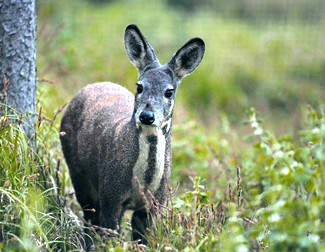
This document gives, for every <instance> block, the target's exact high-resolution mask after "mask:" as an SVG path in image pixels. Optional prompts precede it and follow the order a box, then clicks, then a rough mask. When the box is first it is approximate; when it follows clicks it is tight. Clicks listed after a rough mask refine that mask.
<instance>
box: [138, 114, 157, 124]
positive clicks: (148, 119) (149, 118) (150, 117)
mask: <svg viewBox="0 0 325 252" xmlns="http://www.w3.org/2000/svg"><path fill="white" fill-rule="evenodd" d="M139 119H140V122H142V123H143V124H145V125H151V124H152V123H153V122H154V121H155V115H154V113H152V112H151V111H143V112H142V113H141V114H140V117H139Z"/></svg>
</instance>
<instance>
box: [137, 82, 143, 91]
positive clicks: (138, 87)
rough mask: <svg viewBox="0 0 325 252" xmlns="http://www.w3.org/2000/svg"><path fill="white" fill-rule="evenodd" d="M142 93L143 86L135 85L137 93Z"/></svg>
mask: <svg viewBox="0 0 325 252" xmlns="http://www.w3.org/2000/svg"><path fill="white" fill-rule="evenodd" d="M142 91H143V86H142V85H141V84H139V83H137V93H138V94H141V93H142Z"/></svg>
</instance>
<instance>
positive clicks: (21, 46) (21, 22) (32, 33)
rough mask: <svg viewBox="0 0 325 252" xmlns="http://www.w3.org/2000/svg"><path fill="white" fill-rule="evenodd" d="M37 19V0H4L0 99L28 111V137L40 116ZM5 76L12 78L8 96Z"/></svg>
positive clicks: (0, 20)
mask: <svg viewBox="0 0 325 252" xmlns="http://www.w3.org/2000/svg"><path fill="white" fill-rule="evenodd" d="M35 21H36V14H35V0H0V102H2V103H4V102H7V104H8V105H9V106H11V107H16V112H17V113H18V114H20V113H21V111H24V118H25V123H27V125H26V124H25V126H24V129H25V131H26V133H27V136H28V137H31V136H32V135H33V132H34V121H35V119H36V116H35V112H36V88H37V82H36V22H35ZM4 75H5V76H6V79H7V80H10V85H9V86H8V89H7V95H6V97H5V96H4V94H3V88H4V81H3V76H4ZM1 98H2V99H1ZM5 98H6V101H5ZM1 112H3V111H0V113H1Z"/></svg>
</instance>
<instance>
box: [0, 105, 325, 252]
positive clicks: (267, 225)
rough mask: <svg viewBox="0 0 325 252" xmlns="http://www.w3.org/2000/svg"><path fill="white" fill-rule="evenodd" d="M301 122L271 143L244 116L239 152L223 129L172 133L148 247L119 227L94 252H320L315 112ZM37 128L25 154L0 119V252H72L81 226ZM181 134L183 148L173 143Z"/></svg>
mask: <svg viewBox="0 0 325 252" xmlns="http://www.w3.org/2000/svg"><path fill="white" fill-rule="evenodd" d="M304 114H305V120H306V121H305V126H304V129H303V130H302V131H300V132H299V138H298V139H292V138H291V137H290V136H282V137H279V138H276V137H275V136H274V135H273V134H271V133H270V132H268V131H266V130H265V129H264V128H263V127H262V126H261V124H260V123H259V120H258V119H257V118H256V113H255V110H254V109H251V111H250V115H249V118H248V124H249V125H250V128H251V135H248V136H247V141H252V142H251V143H248V144H247V145H248V147H246V148H244V149H243V148H236V147H234V146H233V147H232V146H231V145H230V144H229V141H230V138H229V136H227V134H230V133H229V132H228V131H227V126H226V125H223V126H224V131H223V133H219V135H215V136H213V138H212V137H210V138H206V137H205V134H206V133H205V131H204V130H203V129H202V127H200V126H199V125H195V124H188V125H186V124H185V125H183V126H178V127H177V128H176V130H175V137H174V142H175V149H174V156H175V163H176V166H174V168H173V169H174V170H173V176H172V177H173V178H174V179H173V182H172V185H174V186H172V187H171V189H170V196H169V199H168V204H167V206H166V207H162V206H159V205H158V207H157V211H156V213H155V215H156V216H155V219H156V222H155V225H154V227H153V228H152V229H151V230H150V232H148V242H149V244H148V247H143V246H141V245H139V244H137V243H134V242H130V240H129V237H130V234H129V231H128V230H129V229H130V220H129V219H128V218H126V221H125V223H124V228H123V231H122V233H121V234H117V237H116V238H115V239H113V240H112V239H111V238H110V237H109V236H108V235H103V236H98V241H99V242H98V245H97V246H98V250H99V251H108V250H109V251H139V250H141V251H218V250H223V251H261V250H262V251H324V249H325V243H324V239H325V237H324V233H325V225H324V221H323V220H324V216H325V212H324V209H325V197H324V195H325V194H324V192H325V173H324V168H325V167H324V164H325V163H324V152H325V150H324V140H325V108H324V107H320V109H319V110H314V109H313V108H311V107H307V108H306V110H305V111H304ZM38 120H39V121H38V123H37V127H36V129H35V131H36V135H35V136H36V137H35V146H31V145H30V144H28V142H26V137H25V135H24V131H23V130H22V125H15V124H12V123H11V120H10V116H9V115H4V116H3V117H2V118H1V127H0V136H1V138H0V139H1V141H0V146H1V148H0V150H1V153H0V156H1V157H3V158H2V159H1V160H2V161H1V163H0V165H1V168H2V169H1V179H0V185H1V186H0V206H1V207H0V209H1V210H0V211H1V218H0V223H1V233H0V249H2V250H4V251H82V249H83V245H84V236H83V232H84V231H83V228H84V224H83V222H82V219H81V218H80V216H81V211H80V208H79V207H78V206H77V205H73V204H75V203H73V202H74V199H72V200H71V184H70V183H71V182H70V180H69V178H68V176H67V170H66V168H65V167H61V166H60V160H59V159H58V157H59V156H60V155H61V154H60V149H59V146H58V132H57V130H56V129H55V127H53V125H54V122H50V121H49V120H48V121H45V120H44V119H43V116H39V117H38ZM224 124H227V123H226V121H225V120H224ZM189 128H190V129H191V132H192V140H193V142H192V144H191V145H190V144H188V143H185V142H184V140H183V134H186V132H188V131H189ZM180 149H183V152H182V151H179V150H180ZM178 152H180V153H178ZM176 153H177V154H176ZM181 157H182V159H183V161H180V160H178V159H181ZM184 160H187V161H189V163H188V164H187V165H186V164H184V162H185V161H184ZM189 170H192V173H191V172H189ZM184 172H185V174H184ZM175 177H179V178H180V183H181V188H179V189H178V185H177V183H176V182H175ZM203 177H204V178H205V179H203ZM91 229H92V230H94V228H92V227H91ZM103 231H105V232H106V234H111V233H108V231H107V230H103ZM105 232H104V234H105Z"/></svg>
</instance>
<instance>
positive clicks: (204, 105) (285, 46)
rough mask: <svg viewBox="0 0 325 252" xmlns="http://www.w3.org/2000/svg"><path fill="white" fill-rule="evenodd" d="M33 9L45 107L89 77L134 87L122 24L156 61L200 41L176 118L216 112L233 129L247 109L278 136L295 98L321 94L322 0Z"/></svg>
mask: <svg viewBox="0 0 325 252" xmlns="http://www.w3.org/2000/svg"><path fill="white" fill-rule="evenodd" d="M37 15H38V19H37V20H38V39H37V43H38V44H37V50H38V51H37V53H38V58H37V67H38V78H39V79H47V80H52V81H54V82H55V84H52V85H50V84H48V83H42V82H41V83H40V84H39V92H42V93H43V94H45V96H46V104H44V105H45V106H48V107H47V108H46V111H47V113H51V112H52V111H54V110H55V109H57V108H58V107H60V106H62V105H63V104H64V103H66V102H68V101H69V100H70V99H71V98H72V96H73V95H74V94H75V92H77V91H78V90H79V89H80V88H82V87H83V86H85V85H86V84H88V83H94V82H99V81H112V82H117V83H120V84H122V85H124V86H126V87H127V88H129V89H130V90H131V91H132V92H134V91H135V85H134V83H135V82H136V81H137V71H136V69H135V68H134V67H133V65H131V64H130V63H129V60H128V58H127V55H126V53H125V50H124V45H123V34H124V29H125V27H126V26H127V25H128V24H130V23H134V24H137V25H138V26H139V28H140V29H141V31H142V32H143V34H144V35H145V36H146V38H147V39H148V40H149V42H150V43H151V44H152V45H153V47H154V48H155V51H156V54H157V56H158V57H159V59H160V61H161V62H162V63H165V62H166V61H167V60H168V59H169V57H170V56H171V55H172V54H173V53H174V52H175V51H176V50H177V49H178V48H179V47H181V46H182V45H183V44H184V43H185V42H186V41H188V40H189V39H191V38H192V37H201V38H202V39H203V40H204V41H205V42H206V54H205V57H204V59H203V62H202V64H201V65H200V66H199V68H198V69H197V70H196V71H195V72H194V73H193V74H192V75H191V76H190V77H187V78H185V79H184V80H183V83H182V84H181V87H180V88H179V92H178V98H177V105H176V109H175V117H174V120H175V121H176V123H178V122H179V123H181V122H182V121H184V120H188V119H189V118H193V117H194V118H195V119H196V120H199V121H201V122H203V124H204V125H205V126H206V127H207V128H208V129H216V128H218V127H219V125H220V113H221V114H222V115H226V116H227V119H228V120H229V121H230V124H231V126H232V127H234V128H235V129H236V130H239V131H241V130H243V129H242V127H241V126H240V123H241V122H242V121H243V118H245V116H246V111H247V110H248V109H249V108H250V107H255V108H256V109H257V111H259V113H260V114H262V115H263V118H264V120H265V122H267V123H268V128H269V129H272V130H274V132H276V133H277V134H281V133H283V132H287V131H288V130H296V129H298V128H299V127H300V125H299V124H300V123H299V122H300V120H299V119H300V117H301V106H302V105H305V104H306V103H307V104H310V105H312V106H313V107H317V105H318V104H319V103H321V102H322V101H324V98H325V50H324V49H325V2H324V1H323V0H311V1H304V0H295V1H292V0H286V1H282V0H273V1H266V0H263V1H257V0H243V1H236V0H220V1H214V0H207V1H199V0H188V1H186V0H155V1H145V0H132V1H131V0H120V1H113V0H110V1H108V0H107V1H104V0H97V1H95V0H92V1H91V0H88V1H86V0H69V1H64V0H57V1H49V0H42V1H41V0H39V1H38V2H37ZM49 116H51V115H49Z"/></svg>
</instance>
